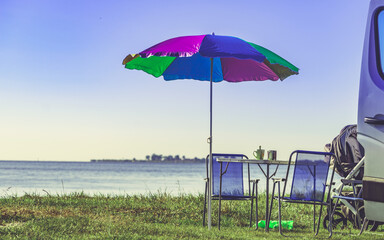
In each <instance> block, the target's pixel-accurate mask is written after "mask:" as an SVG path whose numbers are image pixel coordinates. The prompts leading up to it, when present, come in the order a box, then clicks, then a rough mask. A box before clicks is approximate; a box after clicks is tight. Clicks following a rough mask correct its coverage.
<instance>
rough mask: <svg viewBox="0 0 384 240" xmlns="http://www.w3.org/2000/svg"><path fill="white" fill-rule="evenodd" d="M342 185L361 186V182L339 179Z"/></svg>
mask: <svg viewBox="0 0 384 240" xmlns="http://www.w3.org/2000/svg"><path fill="white" fill-rule="evenodd" d="M340 181H341V182H342V183H344V184H345V185H352V184H363V181H362V180H353V179H340Z"/></svg>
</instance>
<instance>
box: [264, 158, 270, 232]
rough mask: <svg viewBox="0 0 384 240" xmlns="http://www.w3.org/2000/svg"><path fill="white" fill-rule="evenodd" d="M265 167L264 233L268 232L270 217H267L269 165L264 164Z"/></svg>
mask: <svg viewBox="0 0 384 240" xmlns="http://www.w3.org/2000/svg"><path fill="white" fill-rule="evenodd" d="M266 165H267V176H265V180H266V183H265V191H266V192H265V194H266V195H267V196H266V202H265V205H266V206H265V209H266V211H265V231H266V232H269V219H270V216H269V164H266Z"/></svg>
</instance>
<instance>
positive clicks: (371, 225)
mask: <svg viewBox="0 0 384 240" xmlns="http://www.w3.org/2000/svg"><path fill="white" fill-rule="evenodd" d="M358 211H359V213H360V226H361V224H363V220H364V217H365V212H364V206H361V207H359V210H358ZM379 225H380V223H379V222H376V221H368V225H367V227H366V228H365V229H364V231H372V232H373V231H376V229H377V227H378V226H379ZM358 226H359V224H358V222H357V217H355V227H356V228H357V227H358Z"/></svg>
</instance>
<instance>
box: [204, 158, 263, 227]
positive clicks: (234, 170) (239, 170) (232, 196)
mask: <svg viewBox="0 0 384 240" xmlns="http://www.w3.org/2000/svg"><path fill="white" fill-rule="evenodd" d="M219 158H220V159H221V158H236V159H248V157H247V156H245V155H242V154H216V153H214V154H212V180H213V181H212V195H211V196H208V184H209V181H208V180H209V179H208V177H209V174H208V173H209V167H208V161H209V155H208V156H207V160H206V169H207V178H206V179H205V181H206V183H205V198H204V216H203V226H205V213H206V205H207V198H208V197H210V198H211V200H219V213H218V214H219V222H218V228H219V229H220V220H221V218H220V217H221V200H250V201H251V209H250V219H249V227H252V216H253V202H254V200H255V201H256V223H257V222H258V202H257V197H258V195H257V192H258V191H257V185H258V182H259V179H255V180H251V178H250V168H249V163H247V175H248V177H247V184H246V187H248V189H247V190H248V192H245V191H244V190H245V189H244V179H243V165H244V163H242V162H230V163H229V162H228V163H226V162H224V163H223V164H222V169H221V168H220V163H219V162H217V159H219ZM220 173H222V174H221V181H222V184H221V189H220ZM251 183H252V191H251ZM220 191H221V192H220ZM256 229H257V224H256Z"/></svg>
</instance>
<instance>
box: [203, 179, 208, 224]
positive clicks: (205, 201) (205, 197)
mask: <svg viewBox="0 0 384 240" xmlns="http://www.w3.org/2000/svg"><path fill="white" fill-rule="evenodd" d="M207 187H208V182H206V183H205V194H204V215H203V227H205V212H206V211H207V190H208V189H207Z"/></svg>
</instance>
